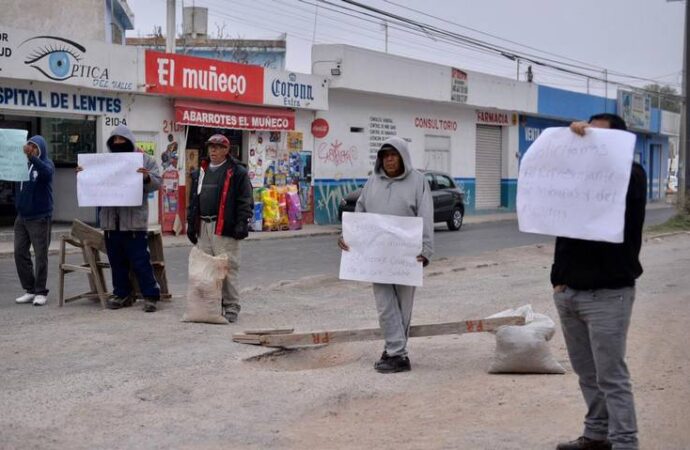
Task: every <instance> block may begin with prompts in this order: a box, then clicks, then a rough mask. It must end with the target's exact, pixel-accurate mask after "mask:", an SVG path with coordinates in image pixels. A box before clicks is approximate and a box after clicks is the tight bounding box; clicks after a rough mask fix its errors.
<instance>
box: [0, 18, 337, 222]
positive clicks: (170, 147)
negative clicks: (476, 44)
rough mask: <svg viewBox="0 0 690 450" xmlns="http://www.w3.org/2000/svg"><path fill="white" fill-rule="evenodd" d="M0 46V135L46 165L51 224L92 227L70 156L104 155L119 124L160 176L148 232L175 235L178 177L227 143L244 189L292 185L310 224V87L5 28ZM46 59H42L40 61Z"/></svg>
mask: <svg viewBox="0 0 690 450" xmlns="http://www.w3.org/2000/svg"><path fill="white" fill-rule="evenodd" d="M0 36H5V37H4V38H3V42H1V44H2V46H3V48H5V50H3V52H2V55H3V56H2V57H0V128H22V129H26V130H27V131H28V133H29V134H30V135H32V134H42V135H43V136H44V137H45V138H46V140H47V143H48V151H49V154H50V155H51V158H52V159H53V160H54V162H55V164H56V175H55V179H54V185H53V188H54V197H55V209H54V216H53V219H54V220H55V221H71V220H72V219H74V218H80V219H82V220H84V221H86V222H89V223H96V222H97V215H96V209H95V208H80V207H79V206H78V205H77V196H76V176H75V171H74V168H75V167H76V164H77V158H78V155H79V154H81V153H94V152H104V151H107V149H106V148H105V142H106V140H107V138H108V137H109V135H110V133H111V131H112V130H113V129H114V128H115V127H116V126H118V125H120V124H123V125H126V126H128V127H129V128H130V129H131V130H132V131H133V132H134V135H135V137H136V140H137V145H138V146H139V147H140V148H141V149H142V150H143V151H145V152H146V153H148V154H150V155H152V156H153V157H154V158H155V159H156V161H157V162H158V163H159V165H160V167H161V169H162V172H163V173H162V175H163V186H162V188H161V190H160V191H159V192H157V193H154V194H152V195H151V196H150V199H149V202H150V205H149V206H150V208H149V211H150V215H149V223H150V224H151V225H160V226H161V227H162V229H163V230H164V231H165V232H183V231H184V224H185V221H186V217H185V207H186V200H187V193H186V190H185V188H186V185H187V183H188V177H189V174H190V173H191V171H193V170H195V169H197V168H198V167H199V160H200V158H203V157H204V156H205V153H204V151H205V148H204V145H203V143H204V142H205V141H206V139H207V138H208V137H209V136H210V135H211V134H214V133H216V132H220V133H223V134H225V135H227V136H228V138H229V139H230V140H231V142H232V144H233V145H232V147H233V148H232V150H233V153H234V155H235V156H236V157H237V158H239V159H240V160H241V161H242V162H243V163H245V164H247V166H248V167H249V170H250V173H251V174H252V183H253V185H254V186H255V187H256V188H262V187H264V186H267V185H279V186H285V185H287V184H294V185H295V186H296V188H291V190H295V191H296V192H298V193H299V194H298V195H300V196H302V197H303V201H302V202H301V205H303V207H301V208H303V209H304V211H303V212H304V215H303V216H304V217H303V221H306V222H308V221H309V220H310V217H311V215H312V212H311V203H312V201H311V198H312V197H311V195H312V188H311V173H310V171H311V151H312V149H313V139H310V137H311V135H310V134H309V133H308V130H309V127H310V125H311V123H312V122H313V120H314V111H316V110H318V109H325V108H327V107H328V87H327V83H326V81H325V80H324V79H323V78H322V77H314V76H311V75H305V74H297V73H292V72H285V71H277V70H271V69H264V68H263V67H259V66H249V65H243V64H236V63H226V62H222V61H215V60H208V59H203V58H196V57H190V56H185V55H166V54H163V53H157V52H148V51H145V50H144V49H143V48H136V47H125V46H120V45H110V44H105V43H103V42H99V41H94V42H91V41H78V40H76V39H74V38H73V37H70V36H64V35H59V36H58V35H56V36H43V35H40V36H39V35H35V33H31V32H24V31H19V30H13V29H10V28H6V27H3V29H2V30H0ZM46 48H47V49H51V50H52V51H51V52H48V53H47V54H45V55H44V54H41V53H40V52H41V51H44V50H45V49H46ZM44 53H45V52H44ZM305 136H306V137H307V138H306V140H305ZM14 189H15V187H14V184H13V183H9V182H0V222H2V223H3V224H11V223H12V222H13V221H14V217H15V215H16V213H15V210H14ZM281 224H282V222H281ZM281 224H276V225H281Z"/></svg>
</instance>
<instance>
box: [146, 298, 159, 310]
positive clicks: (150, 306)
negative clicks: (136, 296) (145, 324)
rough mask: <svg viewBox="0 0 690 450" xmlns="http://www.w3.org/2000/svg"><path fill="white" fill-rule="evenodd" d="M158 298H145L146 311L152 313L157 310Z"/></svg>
mask: <svg viewBox="0 0 690 450" xmlns="http://www.w3.org/2000/svg"><path fill="white" fill-rule="evenodd" d="M156 302H157V300H156V299H152V298H145V299H144V312H147V313H151V312H156Z"/></svg>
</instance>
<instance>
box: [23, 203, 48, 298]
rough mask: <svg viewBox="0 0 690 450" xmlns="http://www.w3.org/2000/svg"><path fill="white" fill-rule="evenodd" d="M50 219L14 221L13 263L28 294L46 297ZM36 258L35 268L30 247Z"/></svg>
mask: <svg viewBox="0 0 690 450" xmlns="http://www.w3.org/2000/svg"><path fill="white" fill-rule="evenodd" d="M51 223H52V222H51V219H50V217H44V218H42V219H35V220H26V219H23V218H21V217H19V216H17V218H16V219H15V220H14V263H15V265H16V266H17V275H19V282H20V283H21V285H22V289H24V290H25V291H26V292H28V293H29V294H36V295H46V294H48V289H46V281H47V279H48V247H49V246H50V228H51ZM32 246H33V248H34V255H35V256H36V267H35V271H34V264H33V262H32V261H31V247H32Z"/></svg>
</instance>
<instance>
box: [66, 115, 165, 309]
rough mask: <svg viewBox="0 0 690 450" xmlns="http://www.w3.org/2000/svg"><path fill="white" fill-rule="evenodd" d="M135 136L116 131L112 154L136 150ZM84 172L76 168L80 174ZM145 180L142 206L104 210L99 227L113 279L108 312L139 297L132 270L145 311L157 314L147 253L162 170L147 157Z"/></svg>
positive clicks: (156, 291)
mask: <svg viewBox="0 0 690 450" xmlns="http://www.w3.org/2000/svg"><path fill="white" fill-rule="evenodd" d="M135 142H136V141H135V139H134V134H133V133H132V131H131V130H130V129H129V128H127V127H126V126H124V125H119V126H118V127H116V128H115V129H114V130H113V132H112V133H110V137H109V138H108V141H107V145H108V149H109V150H110V152H111V153H131V152H135V151H141V150H137V148H136V146H135ZM81 170H83V169H82V168H81V167H77V172H80V171H81ZM137 172H139V173H141V174H142V176H143V177H144V189H143V191H142V193H141V195H142V202H141V205H139V206H107V207H101V208H100V213H99V220H100V225H101V228H102V229H103V231H104V232H105V247H106V251H107V253H108V261H109V262H110V269H111V272H112V277H113V296H112V297H111V298H110V299H108V302H107V304H106V306H107V307H108V309H120V308H122V307H126V306H131V305H133V304H134V302H135V300H136V293H135V292H134V291H133V288H132V285H131V284H130V282H129V271H130V269H132V271H133V272H134V275H135V276H136V278H137V282H138V283H139V289H141V294H142V295H143V296H144V311H146V312H154V311H155V310H156V303H157V302H158V300H159V299H160V287H159V286H158V283H157V282H156V278H155V277H154V275H153V266H152V265H151V255H150V253H149V249H148V237H147V230H148V217H149V206H148V194H149V192H155V191H157V190H158V188H159V187H160V184H161V176H160V170H159V168H158V165H157V164H156V161H155V160H154V159H153V158H152V157H151V156H149V155H147V154H146V153H144V167H140V168H139V169H137Z"/></svg>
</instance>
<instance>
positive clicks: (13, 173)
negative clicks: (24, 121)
mask: <svg viewBox="0 0 690 450" xmlns="http://www.w3.org/2000/svg"><path fill="white" fill-rule="evenodd" d="M26 136H27V133H26V130H9V129H7V130H3V129H0V180H5V181H29V167H28V166H27V162H28V160H27V158H26V155H25V154H24V150H23V147H24V144H25V143H26Z"/></svg>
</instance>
